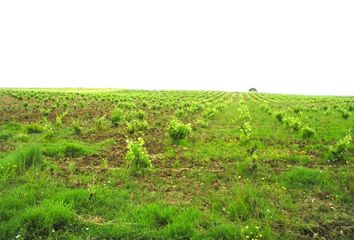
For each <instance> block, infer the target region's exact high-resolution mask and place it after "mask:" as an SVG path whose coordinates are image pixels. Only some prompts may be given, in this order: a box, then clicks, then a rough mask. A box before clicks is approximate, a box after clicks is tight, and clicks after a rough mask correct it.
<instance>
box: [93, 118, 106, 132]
mask: <svg viewBox="0 0 354 240" xmlns="http://www.w3.org/2000/svg"><path fill="white" fill-rule="evenodd" d="M95 125H96V128H97V130H100V131H102V130H104V129H105V128H106V116H102V117H99V118H96V119H95Z"/></svg>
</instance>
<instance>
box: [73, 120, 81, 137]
mask: <svg viewBox="0 0 354 240" xmlns="http://www.w3.org/2000/svg"><path fill="white" fill-rule="evenodd" d="M71 127H72V128H73V130H74V133H75V134H76V135H80V134H81V132H82V129H81V127H80V123H79V121H77V120H74V121H72V122H71Z"/></svg>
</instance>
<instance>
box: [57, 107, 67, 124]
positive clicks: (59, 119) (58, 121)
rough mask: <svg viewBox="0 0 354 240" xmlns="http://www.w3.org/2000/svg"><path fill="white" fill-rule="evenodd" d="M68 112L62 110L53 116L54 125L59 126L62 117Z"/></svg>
mask: <svg viewBox="0 0 354 240" xmlns="http://www.w3.org/2000/svg"><path fill="white" fill-rule="evenodd" d="M67 114H68V111H65V112H63V113H62V114H59V115H58V116H56V117H55V125H57V126H61V125H62V124H63V118H64V117H65V116H66V115H67Z"/></svg>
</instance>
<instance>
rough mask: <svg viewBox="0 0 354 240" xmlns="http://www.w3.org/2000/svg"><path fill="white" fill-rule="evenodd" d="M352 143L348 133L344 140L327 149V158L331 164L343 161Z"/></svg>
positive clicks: (350, 135)
mask: <svg viewBox="0 0 354 240" xmlns="http://www.w3.org/2000/svg"><path fill="white" fill-rule="evenodd" d="M351 143H352V134H351V132H350V131H349V132H348V133H347V135H345V137H344V138H342V139H340V140H339V141H338V142H336V144H335V145H334V146H330V148H329V157H330V160H329V161H332V162H337V161H343V160H344V154H345V153H346V152H348V150H349V148H350V145H351Z"/></svg>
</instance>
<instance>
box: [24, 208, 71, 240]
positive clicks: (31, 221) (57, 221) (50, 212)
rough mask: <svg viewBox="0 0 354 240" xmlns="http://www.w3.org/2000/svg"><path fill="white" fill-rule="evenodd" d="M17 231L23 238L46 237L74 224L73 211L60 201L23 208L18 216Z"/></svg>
mask: <svg viewBox="0 0 354 240" xmlns="http://www.w3.org/2000/svg"><path fill="white" fill-rule="evenodd" d="M18 222H19V223H20V224H19V225H18V226H20V229H18V231H19V232H21V233H22V236H23V237H24V238H25V239H40V238H48V237H49V236H50V235H51V234H53V233H55V232H56V231H66V230H67V229H69V228H72V226H73V225H75V224H76V219H75V212H74V211H73V210H72V209H71V208H70V207H69V205H66V204H64V203H62V202H46V203H44V204H42V205H40V206H38V207H33V208H29V209H27V210H25V211H24V212H23V213H22V214H21V215H20V216H19V217H18Z"/></svg>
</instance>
